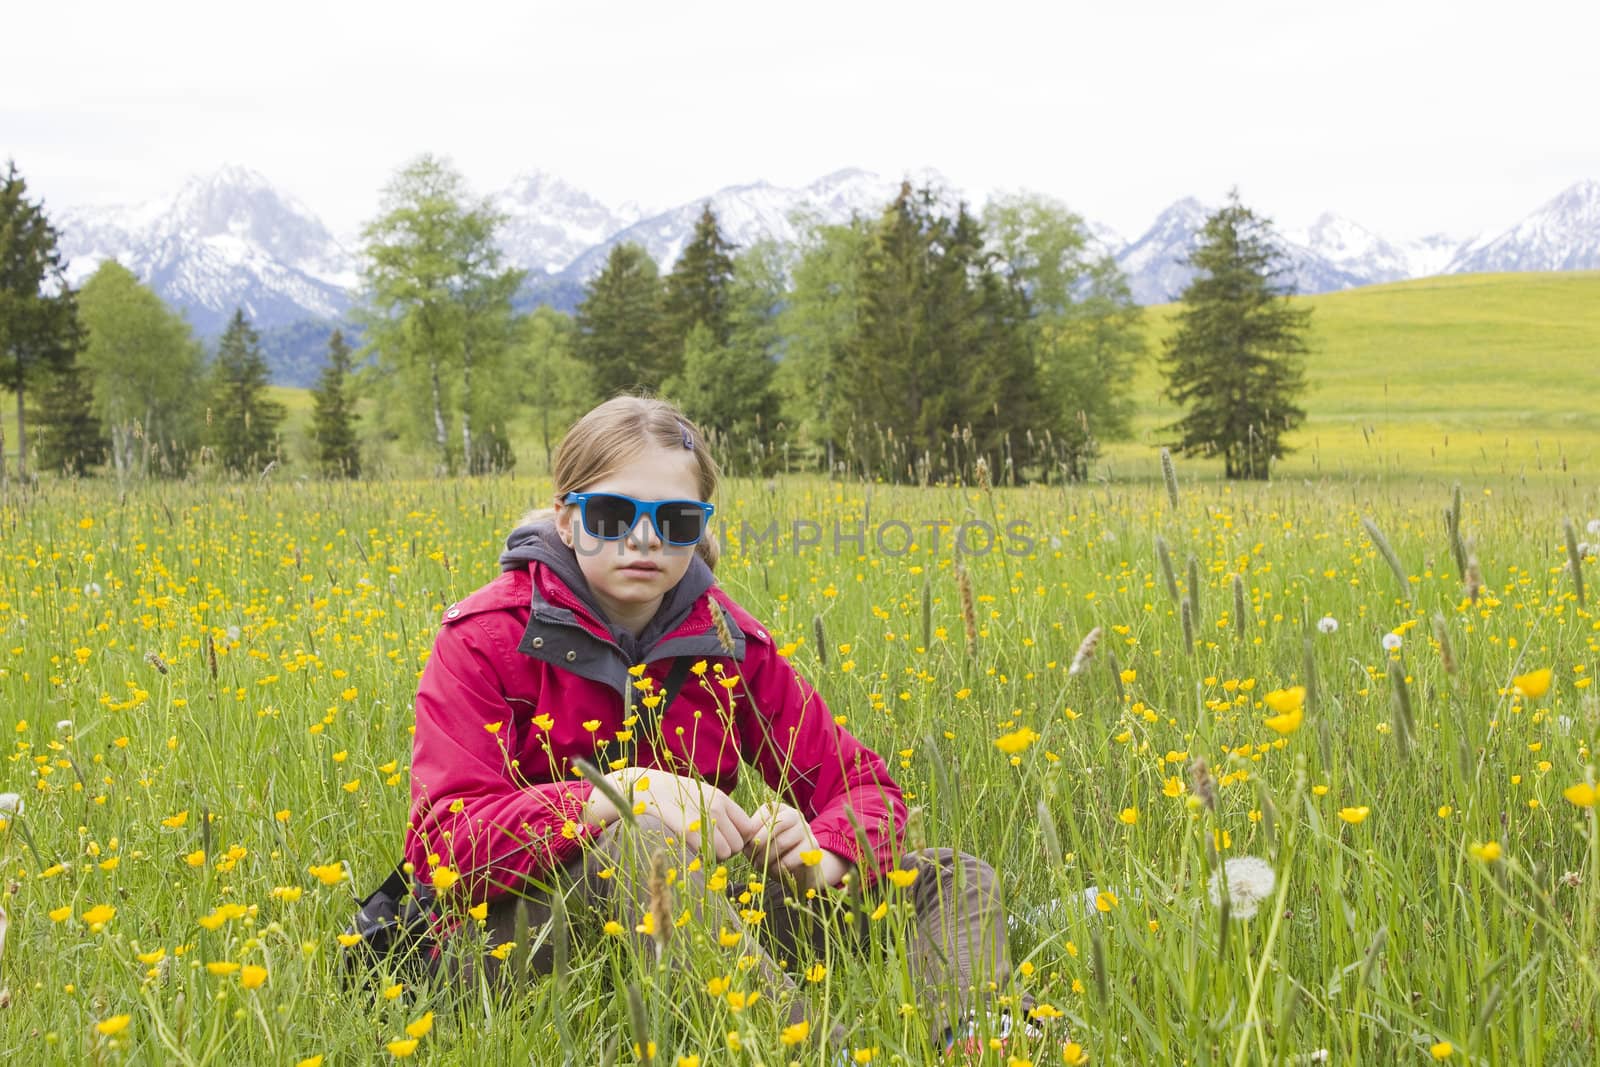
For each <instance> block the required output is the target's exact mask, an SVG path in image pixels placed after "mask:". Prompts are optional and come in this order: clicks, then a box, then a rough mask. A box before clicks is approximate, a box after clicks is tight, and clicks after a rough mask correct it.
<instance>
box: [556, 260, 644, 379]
mask: <svg viewBox="0 0 1600 1067" xmlns="http://www.w3.org/2000/svg"><path fill="white" fill-rule="evenodd" d="M660 315H661V277H660V273H659V272H658V271H657V269H656V264H655V261H654V260H652V259H651V258H650V255H649V253H647V252H646V251H645V250H644V249H643V248H640V247H639V246H638V245H636V244H620V245H617V246H616V247H614V248H612V249H611V254H610V255H609V256H608V257H607V258H606V265H605V267H604V268H603V269H602V270H601V271H600V273H599V274H597V275H595V278H594V281H592V282H590V283H589V291H588V293H587V294H586V295H585V296H584V299H583V302H582V303H581V304H579V305H578V312H577V316H576V318H577V327H578V333H577V336H576V337H575V338H574V339H573V354H574V355H575V356H576V357H577V359H578V362H579V363H581V364H582V365H583V366H584V368H585V369H586V371H587V373H588V374H589V376H590V378H591V380H592V381H593V382H594V384H595V392H596V393H597V394H598V395H599V396H600V397H601V398H602V399H605V398H608V397H612V396H615V395H617V394H619V393H628V392H634V391H636V390H640V389H644V390H649V391H655V390H658V389H660V388H661V385H662V383H663V382H664V381H665V380H666V378H667V374H668V368H667V367H666V366H665V365H664V360H663V359H662V358H661V354H660V353H661V345H660V334H659V321H660Z"/></svg>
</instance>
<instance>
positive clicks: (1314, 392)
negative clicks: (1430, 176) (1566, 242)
mask: <svg viewBox="0 0 1600 1067" xmlns="http://www.w3.org/2000/svg"><path fill="white" fill-rule="evenodd" d="M1296 300H1297V301H1298V302H1300V303H1303V304H1304V305H1306V306H1308V307H1310V308H1312V309H1313V312H1312V337H1311V346H1312V353H1311V355H1310V356H1309V357H1308V358H1307V360H1306V371H1307V374H1306V377H1307V380H1308V382H1309V384H1310V390H1309V393H1308V395H1307V397H1306V400H1305V404H1304V407H1305V409H1306V411H1307V412H1308V414H1309V417H1308V418H1307V421H1306V425H1305V428H1304V429H1303V430H1302V431H1301V432H1300V433H1298V434H1296V435H1295V436H1294V437H1293V438H1292V439H1291V440H1292V443H1293V444H1294V446H1295V447H1296V448H1297V449H1298V450H1299V451H1298V452H1297V453H1296V454H1295V455H1293V456H1291V457H1290V458H1289V459H1288V460H1287V461H1286V462H1285V464H1284V466H1283V468H1282V469H1283V471H1284V473H1286V474H1287V473H1294V474H1304V473H1309V472H1324V473H1336V472H1339V471H1350V472H1353V473H1355V472H1359V473H1374V472H1380V471H1388V472H1393V471H1413V470H1439V471H1445V472H1459V473H1469V472H1473V471H1477V472H1481V473H1489V472H1502V471H1503V472H1506V473H1517V472H1518V471H1521V470H1529V471H1532V470H1536V469H1539V468H1540V467H1541V465H1542V467H1543V469H1545V470H1550V469H1553V468H1558V467H1559V465H1560V463H1561V461H1562V457H1565V458H1566V461H1567V463H1568V465H1569V468H1570V469H1573V470H1575V471H1577V472H1580V473H1582V472H1588V473H1591V474H1592V473H1594V472H1597V471H1600V271H1581V272H1571V273H1561V274H1474V275H1450V276H1445V277H1439V278H1426V279H1422V280H1419V281H1411V282H1398V283H1395V284H1392V285H1374V286H1367V287H1365V288H1361V289H1352V290H1348V291H1346V292H1342V293H1325V294H1322V295H1319V296H1308V297H1297V298H1296ZM1175 311H1176V305H1163V306H1161V307H1155V308H1151V309H1150V314H1149V322H1150V336H1151V352H1152V356H1151V359H1150V360H1149V361H1148V362H1147V363H1146V364H1145V365H1144V366H1142V367H1141V368H1140V370H1139V375H1138V379H1137V386H1136V390H1135V395H1136V397H1137V399H1138V402H1139V406H1140V407H1139V415H1138V417H1137V419H1136V420H1135V427H1136V433H1137V440H1136V441H1135V442H1121V443H1117V444H1115V445H1113V446H1111V447H1110V448H1108V449H1107V458H1108V461H1109V463H1110V466H1111V468H1112V470H1113V471H1114V472H1116V473H1132V472H1134V471H1138V472H1141V473H1147V472H1148V471H1150V470H1152V469H1153V466H1152V459H1151V456H1152V448H1151V445H1153V444H1158V443H1160V442H1161V441H1162V440H1163V438H1162V436H1161V435H1160V434H1159V433H1158V432H1157V431H1158V430H1159V428H1160V427H1161V426H1163V425H1165V424H1167V423H1169V422H1170V421H1172V419H1173V418H1175V417H1176V415H1177V412H1176V410H1175V409H1174V408H1173V407H1172V405H1171V404H1169V403H1167V402H1166V401H1165V400H1164V399H1163V398H1162V397H1161V390H1162V384H1163V380H1162V377H1161V373H1160V369H1159V367H1158V366H1157V364H1156V360H1155V354H1156V353H1157V352H1159V350H1160V343H1161V341H1162V339H1164V338H1165V337H1166V336H1167V335H1168V334H1169V333H1170V332H1171V322H1172V317H1173V314H1174V312H1175ZM1217 465H1218V467H1219V468H1220V463H1219V464H1217Z"/></svg>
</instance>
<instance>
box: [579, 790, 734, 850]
mask: <svg viewBox="0 0 1600 1067" xmlns="http://www.w3.org/2000/svg"><path fill="white" fill-rule="evenodd" d="M606 780H607V781H609V782H610V783H611V784H612V786H614V787H615V788H616V790H617V792H618V793H621V794H622V795H623V796H627V795H628V792H629V787H630V786H632V790H633V801H634V814H636V815H654V816H655V817H656V818H657V819H660V820H661V825H662V826H663V827H665V828H666V830H667V832H668V833H669V834H672V835H673V836H674V837H677V838H680V839H682V841H683V842H684V844H685V845H686V846H687V847H688V848H689V849H690V850H691V851H698V850H699V848H700V843H701V840H702V839H703V838H706V839H709V840H710V841H711V842H712V849H713V851H714V852H715V853H716V857H717V861H718V862H721V861H722V860H725V859H727V858H728V857H729V856H732V855H733V854H734V853H736V852H739V851H741V850H743V849H744V847H745V845H746V842H748V841H749V839H750V837H751V836H752V835H753V834H755V833H756V831H758V830H759V829H761V826H760V824H759V823H757V822H756V821H755V820H754V819H752V818H751V817H750V816H749V815H747V814H745V811H744V809H743V808H741V807H739V805H738V804H735V803H734V802H733V799H732V798H731V797H729V796H728V794H726V793H724V792H723V791H722V790H720V789H718V788H717V787H716V786H714V785H711V784H710V783H708V782H702V781H700V780H699V779H697V778H687V777H684V776H683V775H678V774H669V773H667V772H666V771H662V770H656V769H653V768H645V767H624V768H622V769H621V770H620V771H613V772H612V773H610V774H608V775H606ZM621 817H622V813H621V812H619V811H617V808H616V805H615V804H613V803H612V802H611V801H610V800H609V799H608V798H607V797H606V795H605V793H603V792H602V791H600V790H598V789H596V790H595V791H594V792H593V793H591V794H590V796H589V802H588V803H587V804H585V805H584V807H583V821H584V822H586V823H588V824H589V825H591V826H607V825H610V824H611V823H613V822H616V821H617V820H618V819H619V818H621Z"/></svg>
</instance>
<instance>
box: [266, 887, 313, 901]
mask: <svg viewBox="0 0 1600 1067" xmlns="http://www.w3.org/2000/svg"><path fill="white" fill-rule="evenodd" d="M304 894H305V890H304V889H302V888H301V887H300V886H297V885H278V886H273V887H272V899H273V900H281V901H283V902H284V903H285V904H293V903H294V902H295V901H297V900H299V899H300V898H301V897H302V896H303V895H304Z"/></svg>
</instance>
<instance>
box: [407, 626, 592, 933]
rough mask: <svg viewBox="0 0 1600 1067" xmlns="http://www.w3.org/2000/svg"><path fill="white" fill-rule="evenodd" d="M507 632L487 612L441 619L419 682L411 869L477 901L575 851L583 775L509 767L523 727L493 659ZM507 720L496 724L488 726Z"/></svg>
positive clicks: (580, 830) (581, 834)
mask: <svg viewBox="0 0 1600 1067" xmlns="http://www.w3.org/2000/svg"><path fill="white" fill-rule="evenodd" d="M504 655H505V651H504V648H503V647H502V642H499V641H497V640H496V639H495V637H494V633H493V630H492V628H491V627H490V626H488V625H486V624H485V621H484V620H483V618H481V617H478V616H473V617H469V618H463V619H460V620H458V621H456V622H454V623H453V624H449V625H446V626H444V627H443V628H442V629H440V631H439V634H438V636H437V637H436V638H435V639H434V644H433V653H432V655H431V656H430V657H429V658H428V662H427V665H426V666H425V667H424V668H423V672H422V680H421V682H420V684H419V685H418V688H417V701H416V712H417V726H416V734H415V736H414V738H413V742H412V760H411V818H410V823H409V826H408V830H407V833H406V859H407V860H408V861H409V862H410V863H411V864H412V866H413V870H414V877H416V878H417V879H418V880H419V881H422V882H425V883H426V882H430V881H431V882H433V883H434V884H435V885H437V884H439V883H440V882H441V881H442V882H449V881H451V879H450V875H449V874H448V873H446V874H445V875H443V876H440V877H436V876H435V872H436V871H437V870H438V869H439V868H441V867H445V868H449V869H450V871H453V872H454V873H455V874H457V875H459V876H460V878H461V884H460V886H457V887H455V888H454V890H453V891H455V892H460V891H461V890H462V889H465V891H466V892H467V894H468V895H470V896H471V898H472V899H473V900H475V901H481V900H486V899H492V898H494V897H498V896H502V895H504V894H505V893H507V892H510V891H515V890H517V889H519V888H520V887H521V886H522V885H523V883H524V882H525V881H526V880H527V879H529V878H533V879H539V880H542V879H543V876H545V875H548V874H549V873H551V872H552V871H554V870H556V869H558V868H560V867H564V866H566V865H567V864H569V863H571V862H572V861H573V860H575V859H577V858H578V855H579V853H580V851H581V849H582V845H583V841H584V840H585V839H586V838H587V837H589V836H591V834H592V828H591V827H587V826H585V825H584V824H583V821H582V812H583V806H584V804H585V803H586V802H587V801H588V799H589V793H590V790H591V787H590V786H589V785H588V784H587V783H585V782H547V783H540V784H528V783H527V782H522V781H519V780H518V776H517V774H516V772H515V770H514V769H513V767H512V760H513V755H512V754H513V753H514V752H515V751H516V742H515V740H514V738H515V736H516V734H517V732H518V731H517V729H516V725H515V718H516V716H515V714H514V712H513V709H512V707H511V705H510V704H508V702H507V701H506V698H505V689H504V685H503V683H502V682H501V676H500V673H499V671H498V670H497V669H496V666H497V664H498V663H499V662H500V660H501V658H502V657H503V656H504ZM495 723H500V724H501V725H500V726H499V727H496V728H495V729H494V730H493V731H491V730H490V729H489V728H490V727H493V726H494V724H495Z"/></svg>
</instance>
